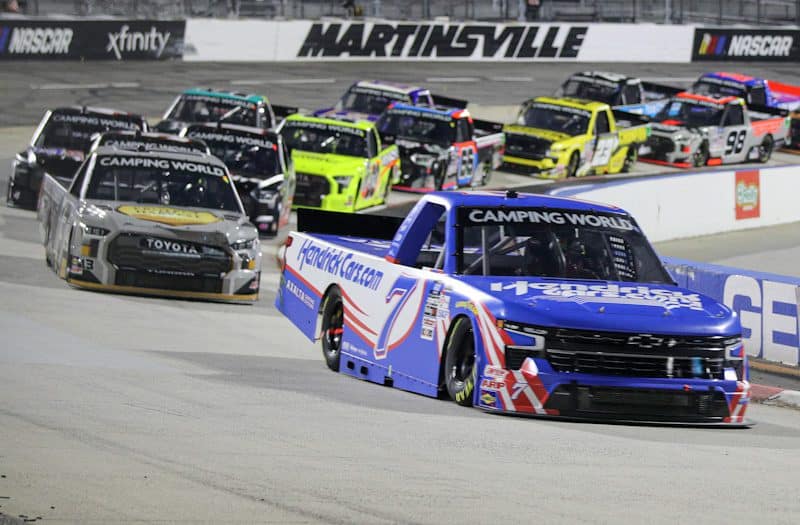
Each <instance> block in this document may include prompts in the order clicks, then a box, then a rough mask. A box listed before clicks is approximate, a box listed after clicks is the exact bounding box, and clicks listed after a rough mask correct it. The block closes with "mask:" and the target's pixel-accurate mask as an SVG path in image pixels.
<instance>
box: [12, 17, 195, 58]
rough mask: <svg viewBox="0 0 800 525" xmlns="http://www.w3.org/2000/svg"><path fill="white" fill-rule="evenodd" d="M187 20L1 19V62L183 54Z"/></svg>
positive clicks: (172, 56) (179, 55)
mask: <svg viewBox="0 0 800 525" xmlns="http://www.w3.org/2000/svg"><path fill="white" fill-rule="evenodd" d="M185 29H186V23H185V22H184V21H147V20H114V21H111V20H35V21H33V20H2V21H0V60H31V59H40V60H165V59H168V58H181V57H182V56H183V38H184V33H185Z"/></svg>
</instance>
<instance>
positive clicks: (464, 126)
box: [456, 118, 472, 142]
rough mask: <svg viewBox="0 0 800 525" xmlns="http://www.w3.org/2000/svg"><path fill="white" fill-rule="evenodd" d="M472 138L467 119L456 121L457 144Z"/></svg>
mask: <svg viewBox="0 0 800 525" xmlns="http://www.w3.org/2000/svg"><path fill="white" fill-rule="evenodd" d="M471 138H472V137H470V133H469V122H467V119H465V118H461V119H458V120H457V121H456V142H467V141H468V140H470V139H471Z"/></svg>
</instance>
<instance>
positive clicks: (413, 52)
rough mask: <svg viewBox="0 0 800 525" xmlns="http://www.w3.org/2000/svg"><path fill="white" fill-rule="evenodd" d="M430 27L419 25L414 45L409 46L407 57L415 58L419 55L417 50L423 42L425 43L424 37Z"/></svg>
mask: <svg viewBox="0 0 800 525" xmlns="http://www.w3.org/2000/svg"><path fill="white" fill-rule="evenodd" d="M430 29H431V26H429V25H421V26H419V27H418V29H417V36H416V38H414V43H413V44H411V49H409V50H408V56H410V57H415V56H417V55H419V49H420V48H421V47H422V44H423V42H425V37H426V36H428V31H430Z"/></svg>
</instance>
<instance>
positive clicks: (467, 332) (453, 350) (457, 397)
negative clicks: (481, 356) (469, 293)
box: [444, 317, 478, 407]
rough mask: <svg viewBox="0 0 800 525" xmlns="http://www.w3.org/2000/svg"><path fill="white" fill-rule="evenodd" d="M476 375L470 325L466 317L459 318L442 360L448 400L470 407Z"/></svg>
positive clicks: (473, 339) (473, 341)
mask: <svg viewBox="0 0 800 525" xmlns="http://www.w3.org/2000/svg"><path fill="white" fill-rule="evenodd" d="M477 374H478V366H477V363H476V359H475V336H474V334H473V331H472V323H471V322H470V321H469V319H467V318H466V317H459V318H458V319H456V324H455V326H454V327H453V330H452V332H451V333H450V337H449V338H448V340H447V348H446V350H445V358H444V379H445V385H446V386H447V393H448V394H449V395H450V399H452V400H453V401H455V402H456V403H458V404H459V405H461V406H465V407H471V406H472V397H473V392H474V390H475V381H476V379H477Z"/></svg>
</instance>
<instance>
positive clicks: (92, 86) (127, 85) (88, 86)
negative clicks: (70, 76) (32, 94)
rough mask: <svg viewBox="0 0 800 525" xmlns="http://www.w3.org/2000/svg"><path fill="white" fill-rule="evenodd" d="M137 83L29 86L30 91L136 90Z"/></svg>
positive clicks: (138, 85) (138, 84)
mask: <svg viewBox="0 0 800 525" xmlns="http://www.w3.org/2000/svg"><path fill="white" fill-rule="evenodd" d="M140 86H141V84H140V83H139V82H98V83H95V84H60V83H53V84H31V89H39V90H48V89H53V90H66V89H130V88H138V87H140Z"/></svg>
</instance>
